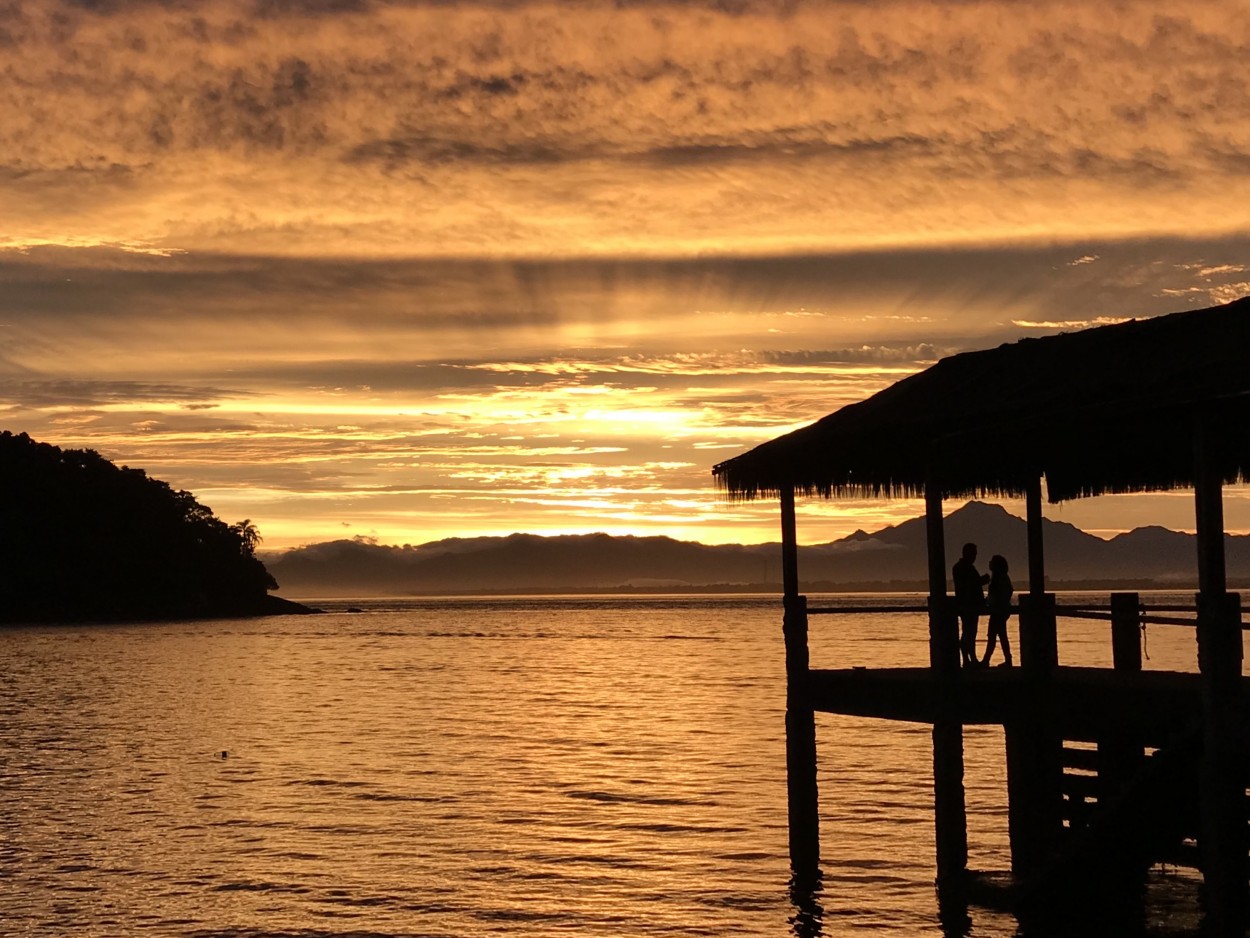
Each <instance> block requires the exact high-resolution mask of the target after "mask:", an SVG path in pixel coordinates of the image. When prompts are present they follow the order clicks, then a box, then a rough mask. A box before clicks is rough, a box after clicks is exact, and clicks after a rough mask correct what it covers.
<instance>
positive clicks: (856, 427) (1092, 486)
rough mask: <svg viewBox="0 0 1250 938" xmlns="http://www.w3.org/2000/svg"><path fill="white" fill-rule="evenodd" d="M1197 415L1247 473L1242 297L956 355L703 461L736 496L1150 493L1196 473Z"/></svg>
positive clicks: (1218, 448)
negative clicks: (930, 488) (746, 448)
mask: <svg viewBox="0 0 1250 938" xmlns="http://www.w3.org/2000/svg"><path fill="white" fill-rule="evenodd" d="M1198 419H1201V420H1204V421H1206V422H1207V424H1208V426H1209V427H1210V428H1211V429H1210V432H1209V433H1208V436H1207V438H1208V440H1210V441H1212V443H1211V445H1210V447H1209V448H1211V449H1213V450H1214V453H1215V457H1216V459H1217V464H1218V467H1219V470H1220V472H1221V473H1222V475H1223V477H1224V479H1225V481H1227V482H1234V481H1244V480H1246V479H1248V478H1250V297H1246V298H1243V299H1241V300H1238V301H1236V302H1234V303H1229V304H1228V305H1226V306H1217V307H1213V308H1211V309H1202V310H1195V311H1193V312H1184V313H1173V314H1171V315H1168V316H1159V317H1156V318H1153V319H1144V320H1132V321H1129V322H1124V323H1120V324H1118V325H1113V326H1102V327H1099V328H1096V329H1086V330H1082V331H1080V332H1071V333H1063V334H1060V335H1055V336H1048V337H1045V338H1039V339H1024V340H1022V341H1020V342H1015V343H1012V344H1009V345H1002V346H1000V347H998V348H995V349H987V350H985V351H979V352H965V353H963V354H961V355H953V356H951V357H950V358H944V359H942V360H941V361H939V362H938V363H937V364H935V365H933V366H932V367H930V368H928V369H927V370H925V371H922V372H920V373H919V374H915V375H912V376H911V377H908V378H905V379H903V380H902V381H899V382H898V383H897V384H894V385H892V386H891V387H888V388H886V389H885V390H884V391H881V392H879V393H877V394H874V395H873V396H872V397H870V398H868V399H867V400H864V401H860V402H859V403H857V404H850V405H848V406H846V407H843V408H842V409H841V410H838V411H836V412H834V413H832V414H830V415H829V416H827V417H825V418H823V419H822V420H818V421H817V422H816V423H814V424H812V425H810V426H807V427H804V428H803V429H801V430H796V431H794V432H793V433H788V434H786V435H785V436H782V437H778V438H777V439H775V440H770V441H769V442H767V443H764V444H762V445H760V446H757V447H756V448H755V449H753V450H751V451H750V452H747V453H743V454H742V455H741V456H736V457H734V458H733V459H729V460H727V461H725V462H722V463H720V464H719V465H717V466H716V467H715V468H714V469H713V470H712V471H713V473H714V474H715V475H716V479H717V483H718V484H719V485H720V487H721V488H723V489H724V490H726V491H727V492H728V493H729V495H730V497H732V498H740V499H752V498H757V497H761V496H765V495H775V494H777V493H778V492H779V491H780V489H781V488H782V487H784V486H790V485H792V486H794V487H795V490H796V491H798V492H800V493H803V494H808V495H812V494H819V495H823V496H825V497H830V496H834V495H837V496H887V497H890V496H915V495H919V494H921V493H922V492H923V491H924V487H925V483H926V480H928V479H930V478H933V479H935V480H937V481H938V482H939V483H940V485H941V487H942V489H943V492H944V493H945V494H947V495H955V496H965V495H996V494H997V495H1020V494H1023V493H1024V491H1025V487H1026V486H1027V485H1028V483H1029V481H1030V480H1031V479H1036V478H1037V477H1038V475H1039V474H1044V475H1045V477H1046V483H1047V489H1048V492H1049V496H1050V500H1051V501H1063V500H1066V499H1071V498H1078V497H1082V496H1087V495H1101V494H1105V493H1110V492H1140V491H1159V490H1166V489H1173V488H1184V487H1188V486H1190V485H1192V480H1193V453H1194V439H1195V437H1194V434H1195V421H1196V420H1198Z"/></svg>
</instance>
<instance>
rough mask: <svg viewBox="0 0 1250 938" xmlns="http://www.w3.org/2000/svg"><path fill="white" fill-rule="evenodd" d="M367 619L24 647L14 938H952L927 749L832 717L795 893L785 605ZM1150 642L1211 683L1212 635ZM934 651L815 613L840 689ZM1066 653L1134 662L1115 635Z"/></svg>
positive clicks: (986, 800) (3, 635)
mask: <svg viewBox="0 0 1250 938" xmlns="http://www.w3.org/2000/svg"><path fill="white" fill-rule="evenodd" d="M1102 599H1103V600H1104V601H1105V597H1102ZM895 600H896V601H901V602H916V601H917V600H916V598H915V597H895ZM862 601H863V598H862V597H858V598H855V597H852V598H847V597H841V598H838V599H836V600H834V602H842V603H846V602H862ZM352 604H354V605H358V606H361V607H362V608H363V610H364V611H363V612H347V611H346V607H347V606H348V603H333V602H326V603H321V605H322V606H323V607H325V608H327V609H328V610H329V612H328V614H326V615H322V616H309V617H283V618H269V619H257V620H246V621H213V622H191V623H183V622H171V623H157V624H142V625H107V626H91V627H85V626H60V627H21V628H11V629H7V630H0V661H2V662H3V666H2V668H0V806H2V807H0V933H2V934H4V935H13V936H18V935H80V936H113V935H117V936H124V935H134V934H139V933H146V934H152V935H190V936H205V938H207V936H214V938H216V936H221V938H226V936H278V935H283V936H286V935H291V936H391V935H395V936H399V935H403V936H417V935H421V936H426V935H428V936H456V938H460V936H474V935H493V934H501V935H502V934H506V935H510V936H524V938H529V936H534V938H538V936H557V935H559V936H566V935H577V936H693V935H717V936H722V935H744V936H784V935H793V934H796V933H798V934H804V935H812V934H827V935H835V934H838V935H840V934H845V933H849V932H860V931H863V932H868V931H887V932H892V933H896V934H907V935H927V934H929V935H936V934H941V929H940V927H939V924H938V921H937V908H936V903H935V898H934V891H933V886H932V881H933V834H932V819H931V781H930V777H931V776H930V771H931V770H930V738H929V731H928V728H927V727H919V726H909V725H905V724H896V723H885V722H876V721H869V720H857V719H849V718H837V717H830V716H819V717H818V728H817V735H818V745H819V748H820V758H821V765H820V786H821V809H822V817H823V826H822V840H823V853H824V857H825V863H824V871H823V872H824V882H823V889H822V891H821V892H820V894H819V895H818V896H816V902H815V906H814V907H813V906H806V907H805V908H804V909H803V910H802V911H800V909H798V908H797V907H796V905H795V904H794V902H793V901H792V899H791V896H790V893H789V891H788V887H787V882H788V878H789V870H788V863H787V859H786V829H785V825H786V806H785V774H784V759H783V734H782V729H783V719H782V718H783V706H784V674H783V655H782V644H781V632H780V608H779V602H778V600H777V599H776V598H775V597H767V598H752V597H745V598H740V597H693V598H680V597H679V598H672V597H669V598H655V599H639V598H625V599H619V598H554V599H532V598H525V599H490V600H470V599H452V600H441V601H436V600H412V601H393V600H392V601H373V602H361V601H359V600H353V601H352ZM1014 627H1015V622H1014V620H1013V622H1012V635H1013V638H1014V636H1015V632H1014ZM1148 642H1149V644H1148V652H1149V654H1150V658H1151V660H1150V661H1149V662H1147V667H1167V668H1178V669H1186V670H1188V669H1192V667H1193V656H1194V653H1193V644H1192V642H1193V639H1192V632H1191V631H1189V630H1186V629H1176V628H1172V629H1168V628H1166V627H1152V630H1151V631H1150V633H1149V635H1148ZM927 654H928V651H927V630H926V625H925V622H924V619H923V617H922V616H917V615H907V614H897V615H895V614H891V615H886V616H875V617H873V618H871V619H866V618H864V617H859V616H848V617H827V618H820V619H814V620H813V626H812V656H813V665H814V666H816V667H822V666H824V667H847V666H852V665H861V664H862V665H867V666H873V665H920V664H924V663H926V662H927ZM1061 655H1062V657H1063V660H1064V662H1065V663H1074V664H1109V663H1110V643H1109V640H1108V637H1107V629H1106V626H1105V624H1104V623H1073V622H1069V621H1066V620H1065V621H1064V623H1063V624H1062V632H1061ZM966 745H967V757H966V758H967V788H968V805H969V832H970V842H971V853H972V860H971V864H972V866H974V867H977V868H991V869H995V868H996V869H1005V868H1006V867H1007V866H1008V865H1009V864H1008V852H1007V840H1006V809H1005V803H1004V794H1003V785H1004V779H1003V769H1002V734H1001V731H1000V730H997V729H982V728H969V729H968V730H967V731H966ZM223 752H224V753H225V757H224V758H223V755H222V754H223ZM1015 931H1016V923H1015V920H1014V919H1012V918H1011V917H1010V916H1007V915H1004V914H1001V913H993V912H984V911H976V910H974V911H973V913H972V925H971V934H972V935H979V936H1008V935H1013V934H1014V933H1015Z"/></svg>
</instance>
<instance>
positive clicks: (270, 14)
mask: <svg viewBox="0 0 1250 938" xmlns="http://www.w3.org/2000/svg"><path fill="white" fill-rule="evenodd" d="M0 44H3V46H4V48H5V59H6V81H5V82H4V83H3V84H2V85H0V117H2V118H3V119H2V120H0V185H3V186H4V188H5V190H6V192H7V196H8V197H7V201H8V203H9V211H8V212H7V213H6V214H7V215H8V219H7V222H8V223H7V224H6V229H7V230H6V233H5V234H6V237H7V238H8V239H9V240H10V242H11V243H39V242H43V241H47V242H52V243H75V244H90V243H110V244H117V245H128V246H130V248H131V249H136V248H142V247H144V246H150V247H153V248H156V249H163V250H171V249H177V250H205V249H212V250H225V251H231V252H233V251H239V250H247V251H259V252H262V253H267V254H275V253H280V254H289V255H296V256H309V255H317V256H320V255H326V254H353V255H356V256H376V255H378V254H388V255H395V256H403V255H406V256H411V255H431V254H438V255H487V256H494V255H497V254H507V255H511V256H525V255H528V256H536V255H537V256H541V255H548V254H551V253H552V252H556V253H559V254H561V255H568V254H591V255H593V254H599V255H604V254H622V253H624V254H649V255H665V254H673V253H677V254H682V253H690V252H696V251H716V252H730V253H757V252H774V253H776V252H785V251H792V250H796V249H802V250H808V251H813V250H814V251H820V250H829V249H847V248H855V247H863V246H875V245H883V244H900V243H903V244H907V243H912V244H917V243H918V244H925V243H927V244H934V243H949V242H951V241H958V242H964V243H966V242H970V241H985V240H1002V239H1018V238H1022V237H1024V238H1052V237H1059V238H1085V237H1097V236H1122V235H1126V234H1131V235H1142V234H1159V233H1184V234H1187V235H1212V234H1223V233H1227V232H1228V231H1230V230H1244V229H1245V227H1246V226H1247V222H1248V219H1247V217H1246V213H1245V210H1241V211H1237V210H1235V209H1234V210H1232V211H1230V207H1232V206H1235V205H1238V204H1244V203H1247V202H1250V199H1247V198H1246V196H1248V195H1250V189H1247V185H1248V183H1247V181H1246V180H1247V179H1248V178H1250V174H1248V173H1247V172H1246V170H1247V167H1248V166H1250V92H1248V91H1247V84H1246V81H1245V79H1244V77H1243V76H1244V75H1245V74H1246V73H1247V72H1250V8H1248V6H1247V4H1245V3H1244V2H1241V0H1234V2H1228V0H1218V2H1216V0H1206V2H1185V3H1183V4H1182V3H1177V2H1175V0H1173V2H1158V0H1143V2H1135V3H1123V4H1110V5H1103V4H1100V5H1090V4H1088V3H1083V2H1082V3H1076V2H1054V0H1046V2H1041V3H1031V4H1020V3H1015V2H1011V0H999V2H975V3H959V4H942V5H935V4H932V3H928V2H924V3H921V2H906V0H894V2H880V3H860V2H845V3H803V2H798V3H786V4H777V3H750V2H743V3H735V4H700V3H640V4H626V5H617V4H607V3H585V4H545V3H497V4H464V5H460V4H457V5H446V4H428V3H411V4H376V3H366V2H360V3H328V4H327V3H293V2H292V3H254V2H249V3H244V2H223V0H211V2H206V3H197V4H195V5H193V6H188V5H186V4H183V3H173V2H170V3H136V4H120V3H118V4H114V3H82V2H67V0H66V2H43V3H31V4H18V5H16V6H14V5H10V6H9V7H7V8H6V10H5V11H3V12H0Z"/></svg>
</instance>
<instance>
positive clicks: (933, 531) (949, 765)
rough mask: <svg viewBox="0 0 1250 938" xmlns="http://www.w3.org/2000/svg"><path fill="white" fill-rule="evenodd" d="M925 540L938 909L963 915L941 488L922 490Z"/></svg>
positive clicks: (954, 664) (959, 741) (963, 840)
mask: <svg viewBox="0 0 1250 938" xmlns="http://www.w3.org/2000/svg"><path fill="white" fill-rule="evenodd" d="M924 505H925V539H926V541H927V545H928V556H929V665H930V666H931V667H932V668H933V670H934V671H935V672H936V673H937V675H938V676H939V678H940V679H941V682H942V690H941V695H942V702H943V704H944V705H945V712H941V713H939V715H938V716H937V717H936V718H935V719H934V721H933V821H934V829H935V840H936V845H937V888H938V905H939V907H940V908H941V909H942V911H943V914H945V915H950V914H956V915H958V914H961V913H965V914H966V909H967V879H968V826H967V809H966V806H965V802H964V728H963V724H962V723H961V722H960V721H959V716H958V705H959V698H958V694H959V665H960V656H959V625H958V623H957V621H956V619H955V610H954V607H953V605H952V603H951V602H950V600H949V599H948V598H947V595H946V542H945V534H944V531H943V523H942V522H943V519H942V490H941V488H940V487H939V486H938V485H936V484H934V483H932V482H930V484H929V485H927V486H925V494H924Z"/></svg>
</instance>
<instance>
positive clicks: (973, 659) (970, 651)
mask: <svg viewBox="0 0 1250 938" xmlns="http://www.w3.org/2000/svg"><path fill="white" fill-rule="evenodd" d="M976 561H977V545H976V544H965V545H964V550H963V556H962V557H960V558H959V560H957V561H956V562H955V566H953V567H951V578H952V579H953V580H954V581H955V608H956V610H958V612H959V624H960V626H961V630H960V633H959V655H960V657H961V658H962V659H963V663H964V667H965V668H973V667H976V666H977V665H978V664H980V661H979V660H978V658H977V623H978V622H979V621H980V619H981V612H982V610H984V608H985V590H984V589H983V588H982V587H983V584H985V583H986V582H988V581H989V578H990V575H989V574H988V573H978V572H977V567H976Z"/></svg>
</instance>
